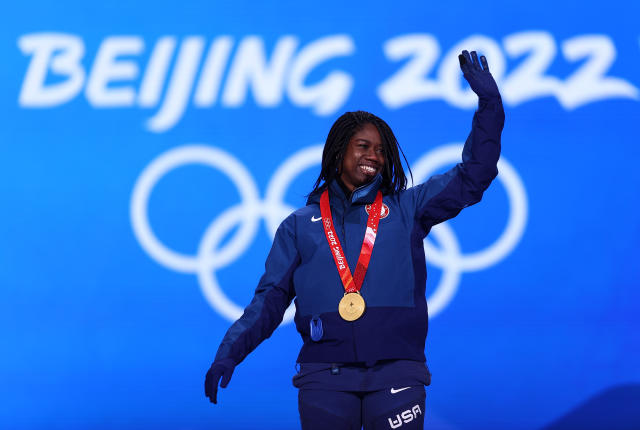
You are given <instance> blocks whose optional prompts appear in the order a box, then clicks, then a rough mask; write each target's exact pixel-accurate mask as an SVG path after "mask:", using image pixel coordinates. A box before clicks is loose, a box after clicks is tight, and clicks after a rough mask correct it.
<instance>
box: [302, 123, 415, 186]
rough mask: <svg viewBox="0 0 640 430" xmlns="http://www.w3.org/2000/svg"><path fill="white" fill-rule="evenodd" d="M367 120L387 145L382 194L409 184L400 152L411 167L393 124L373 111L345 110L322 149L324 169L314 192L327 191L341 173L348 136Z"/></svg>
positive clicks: (385, 148) (360, 128)
mask: <svg viewBox="0 0 640 430" xmlns="http://www.w3.org/2000/svg"><path fill="white" fill-rule="evenodd" d="M366 124H373V125H374V126H375V127H376V128H377V129H378V133H380V139H381V140H382V147H383V149H384V167H383V169H382V185H381V187H380V190H381V191H382V193H383V194H389V193H395V192H398V191H402V190H404V189H406V188H407V177H406V176H405V173H404V169H403V168H402V161H401V160H400V154H402V158H404V162H405V163H406V164H407V168H408V169H409V174H410V175H411V179H412V180H413V175H412V174H411V168H410V167H409V163H408V162H407V157H405V155H404V152H403V151H402V148H400V145H399V144H398V141H397V139H396V137H395V136H394V135H393V131H391V127H389V125H388V124H387V123H386V122H384V121H383V120H382V119H380V118H378V117H377V116H375V115H374V114H372V113H369V112H364V111H361V110H359V111H356V112H346V113H345V114H343V115H342V116H341V117H340V118H338V119H337V120H336V122H334V123H333V125H332V126H331V130H329V135H328V136H327V141H326V142H325V144H324V150H323V151H322V169H321V170H320V175H319V176H318V179H316V182H315V184H314V185H313V190H312V191H311V194H313V193H315V192H322V191H324V190H325V189H326V188H327V187H328V186H329V184H330V183H331V181H333V180H334V179H336V178H338V177H339V176H340V169H341V167H342V159H343V157H344V153H345V152H346V150H347V145H348V144H349V140H351V138H352V137H353V135H354V134H356V133H357V132H358V131H360V130H362V128H363V127H364V126H365V125H366Z"/></svg>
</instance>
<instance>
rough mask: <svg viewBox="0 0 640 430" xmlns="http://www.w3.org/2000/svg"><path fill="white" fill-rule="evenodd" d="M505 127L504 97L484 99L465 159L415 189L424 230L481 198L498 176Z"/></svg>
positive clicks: (470, 134) (480, 105)
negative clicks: (502, 135)
mask: <svg viewBox="0 0 640 430" xmlns="http://www.w3.org/2000/svg"><path fill="white" fill-rule="evenodd" d="M503 126H504V109H503V107H502V100H501V99H500V98H499V97H498V98H496V99H491V100H483V99H481V100H480V101H479V105H478V110H477V111H476V112H475V114H474V115H473V122H472V127H471V133H469V137H468V138H467V140H466V142H465V144H464V149H463V150H462V162H461V163H458V164H456V165H455V166H454V167H453V168H451V169H450V170H449V171H448V172H446V173H444V174H442V175H434V176H432V177H431V178H429V180H428V181H427V182H425V183H423V184H420V185H417V186H416V187H414V188H413V190H414V193H415V194H414V198H415V199H416V202H415V205H416V216H417V218H418V220H419V221H420V222H421V224H422V226H423V228H424V229H425V231H427V232H428V231H429V229H430V228H431V227H432V226H434V225H436V224H439V223H441V222H443V221H446V220H448V219H450V218H453V217H455V216H456V215H458V213H460V211H461V210H462V209H463V208H465V207H467V206H471V205H473V204H475V203H478V202H479V201H480V200H481V199H482V194H483V193H484V191H485V190H486V189H487V188H488V187H489V184H491V181H493V179H494V178H495V177H496V176H497V175H498V168H497V163H498V159H499V158H500V135H501V133H502V128H503Z"/></svg>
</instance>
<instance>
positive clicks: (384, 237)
mask: <svg viewBox="0 0 640 430" xmlns="http://www.w3.org/2000/svg"><path fill="white" fill-rule="evenodd" d="M460 66H461V68H462V71H463V72H464V77H465V78H466V79H467V81H468V82H469V84H470V86H471V88H472V89H473V91H475V93H476V94H477V95H478V96H479V99H480V100H479V104H478V110H477V112H476V113H475V115H474V120H473V128H472V131H471V133H470V134H469V137H468V139H467V141H466V143H465V146H464V149H463V151H462V162H461V163H459V164H457V165H456V166H454V167H453V168H452V169H451V170H449V171H448V172H447V173H445V174H443V175H437V176H434V177H432V178H430V179H429V180H428V181H427V182H425V183H423V184H420V185H417V186H415V187H412V188H409V189H406V186H407V178H406V176H405V173H404V168H403V165H402V160H401V158H400V154H402V156H403V157H404V154H403V153H402V150H401V149H400V146H399V145H398V142H397V140H396V138H395V136H394V134H393V132H392V131H391V128H390V127H389V126H388V125H387V123H386V122H384V121H383V120H382V119H380V118H378V117H377V116H375V115H373V114H371V113H368V112H363V111H357V112H347V113H345V114H344V115H342V116H341V117H340V118H338V119H337V120H336V122H335V123H334V124H333V126H332V127H331V130H330V131H329V135H328V136H327V140H326V143H325V146H324V150H323V153H322V169H321V171H320V175H319V176H318V179H317V180H316V182H315V184H314V187H313V190H312V192H311V193H310V194H309V197H308V200H307V205H306V206H305V207H303V208H301V209H298V210H297V211H295V212H293V213H292V214H291V215H289V216H288V217H287V218H286V219H285V220H284V221H283V222H282V224H281V225H280V227H279V228H278V231H277V232H276V235H275V239H274V241H273V247H272V249H271V252H270V253H269V257H268V258H267V262H266V265H265V266H266V271H265V274H264V275H263V276H262V278H261V280H260V283H259V284H258V288H257V289H256V292H255V296H254V298H253V300H252V301H251V303H250V304H249V306H248V307H247V308H246V309H245V312H244V314H243V315H242V317H240V319H238V320H237V321H236V322H235V323H234V324H233V325H232V326H231V328H230V329H229V331H228V332H227V334H226V335H225V337H224V339H223V340H222V343H221V344H220V348H219V349H218V353H217V355H216V359H215V361H214V363H213V364H212V366H211V368H210V369H209V372H208V373H207V376H206V380H205V394H206V395H207V396H208V397H209V399H210V400H211V401H212V402H214V403H216V402H217V390H218V383H219V381H220V380H221V384H220V386H221V387H223V388H224V387H226V386H227V384H228V383H229V381H230V379H231V375H232V374H233V370H234V369H235V367H236V366H237V365H238V363H240V362H241V361H242V360H243V359H244V358H245V357H246V356H247V355H248V354H249V353H250V352H251V351H252V350H253V349H254V348H255V347H256V346H257V345H258V344H259V343H260V342H262V340H264V339H266V338H267V337H269V336H270V335H271V333H272V332H273V330H275V328H276V327H277V326H278V324H280V322H281V321H282V318H283V315H284V312H285V310H286V309H287V307H288V305H289V304H290V303H291V301H292V300H293V299H294V298H295V303H296V315H295V323H296V328H297V330H298V332H299V333H300V335H301V336H302V340H303V346H302V349H301V350H300V354H299V355H298V359H297V362H298V363H299V364H300V371H299V372H298V374H297V375H296V376H295V377H294V378H293V384H294V386H296V387H297V388H299V389H300V392H299V397H298V401H299V403H298V405H299V412H300V420H301V422H302V428H303V429H326V428H334V429H335V430H338V429H347V428H348V429H352V428H353V429H359V428H361V427H362V426H363V425H364V428H365V429H377V428H389V427H391V428H397V427H399V426H401V425H402V426H403V428H407V429H409V428H411V429H416V428H420V429H421V428H422V425H423V421H424V416H423V411H424V410H425V409H424V407H425V397H426V394H425V389H424V387H425V385H429V384H430V382H431V375H430V373H429V370H428V368H427V366H426V363H425V361H426V359H425V354H424V347H425V340H426V336H427V325H428V316H427V303H426V299H425V282H426V277H427V274H426V265H425V256H424V248H423V239H424V238H425V237H426V235H427V234H428V233H429V232H430V230H431V228H432V227H433V226H434V225H436V224H438V223H441V222H443V221H446V220H447V219H450V218H453V217H455V216H456V215H457V214H458V213H459V212H460V211H461V210H462V209H463V208H465V207H467V206H470V205H473V204H475V203H477V202H479V201H480V199H481V198H482V194H483V192H484V190H486V189H487V187H488V186H489V184H490V183H491V181H492V180H493V179H494V178H495V177H496V175H497V174H498V171H497V167H496V164H497V162H498V158H499V157H500V136H501V133H502V127H503V124H504V110H503V109H502V100H501V98H500V93H499V92H498V88H497V86H496V84H495V81H494V80H493V77H492V76H491V74H490V73H489V68H488V65H487V61H486V59H485V58H484V57H481V58H480V59H478V57H477V55H476V53H475V52H472V53H471V54H469V53H468V52H467V51H463V55H461V56H460ZM405 162H406V159H405ZM320 219H322V222H321V223H319V222H316V221H319V220H320ZM382 219H384V220H383V221H381V220H382ZM374 247H375V252H374ZM352 273H353V274H352Z"/></svg>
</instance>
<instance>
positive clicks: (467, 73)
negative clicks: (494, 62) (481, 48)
mask: <svg viewBox="0 0 640 430" xmlns="http://www.w3.org/2000/svg"><path fill="white" fill-rule="evenodd" d="M458 60H459V61H460V69H462V73H463V75H464V78H465V79H466V80H467V82H469V86H470V87H471V89H472V90H473V92H474V93H476V94H477V95H478V97H479V98H480V99H481V100H490V99H496V98H500V91H498V85H496V81H495V80H494V79H493V76H491V72H489V64H487V59H486V57H485V56H484V55H482V56H481V57H480V61H478V54H477V53H476V51H471V55H469V51H462V54H461V55H458ZM480 63H482V67H480Z"/></svg>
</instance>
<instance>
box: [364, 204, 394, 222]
mask: <svg viewBox="0 0 640 430" xmlns="http://www.w3.org/2000/svg"><path fill="white" fill-rule="evenodd" d="M364 210H365V211H367V215H369V211H370V210H371V205H366V206H365V207H364ZM388 216H389V206H387V205H386V204H384V203H383V204H382V209H381V210H380V219H383V218H386V217H388Z"/></svg>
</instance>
